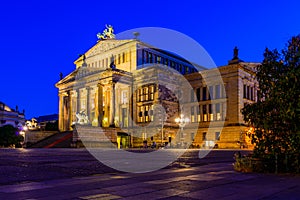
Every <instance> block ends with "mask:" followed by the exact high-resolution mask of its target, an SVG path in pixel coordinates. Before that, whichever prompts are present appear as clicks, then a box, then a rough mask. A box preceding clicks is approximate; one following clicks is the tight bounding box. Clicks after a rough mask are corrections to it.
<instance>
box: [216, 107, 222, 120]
mask: <svg viewBox="0 0 300 200" xmlns="http://www.w3.org/2000/svg"><path fill="white" fill-rule="evenodd" d="M216 115H217V120H221V109H220V104H219V103H217V104H216Z"/></svg>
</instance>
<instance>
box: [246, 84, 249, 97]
mask: <svg viewBox="0 0 300 200" xmlns="http://www.w3.org/2000/svg"><path fill="white" fill-rule="evenodd" d="M246 98H247V99H250V86H247V95H246Z"/></svg>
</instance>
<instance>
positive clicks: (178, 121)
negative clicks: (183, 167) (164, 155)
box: [175, 114, 190, 146]
mask: <svg viewBox="0 0 300 200" xmlns="http://www.w3.org/2000/svg"><path fill="white" fill-rule="evenodd" d="M175 122H176V124H178V126H179V128H180V141H181V146H183V140H184V137H183V127H185V125H186V124H187V123H189V122H190V119H189V118H187V117H186V118H185V117H184V114H180V117H177V118H176V119H175Z"/></svg>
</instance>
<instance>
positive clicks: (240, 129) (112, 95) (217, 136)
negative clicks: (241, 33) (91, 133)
mask: <svg viewBox="0 0 300 200" xmlns="http://www.w3.org/2000/svg"><path fill="white" fill-rule="evenodd" d="M74 63H75V65H76V69H75V70H74V71H73V72H71V73H70V74H69V75H67V76H66V77H64V78H62V79H61V80H60V81H59V82H58V83H57V84H56V87H57V88H58V89H59V129H60V130H61V131H65V130H72V125H73V124H74V123H76V122H77V123H78V122H79V123H81V124H89V125H90V127H98V126H101V127H103V133H102V134H105V135H110V138H111V140H112V142H115V143H121V144H122V146H123V147H129V146H131V147H139V146H142V145H144V143H145V142H147V143H148V144H150V143H151V142H152V141H155V142H156V143H157V144H158V145H165V144H167V143H170V142H171V143H172V144H173V145H177V146H178V145H180V144H181V145H184V144H186V143H190V144H192V145H193V146H195V147H213V146H217V147H219V148H240V147H249V145H250V138H247V137H248V136H247V134H246V133H247V132H248V130H249V129H250V127H248V126H247V124H245V123H244V121H243V117H242V114H241V109H242V108H243V107H244V105H246V104H248V103H253V102H255V101H256V99H257V94H256V91H257V89H258V85H257V81H256V79H255V68H256V66H258V65H259V63H247V62H243V61H241V60H240V59H239V58H238V52H237V48H235V49H234V56H233V59H232V60H230V61H229V64H228V65H226V66H221V67H218V68H217V69H209V70H207V69H205V68H204V67H201V66H198V65H195V64H192V63H190V62H188V61H187V60H185V59H183V58H181V57H179V56H177V55H175V54H172V53H170V52H167V51H164V50H162V49H156V48H154V47H152V46H150V45H148V44H145V43H143V42H141V41H139V40H136V39H131V40H117V39H106V40H100V41H98V43H97V44H96V45H95V46H93V47H92V48H91V49H90V50H88V51H87V52H86V53H85V54H83V55H82V56H80V57H79V58H78V59H77V60H76V61H75V62H74ZM161 66H164V67H161ZM165 66H167V68H166V67H165ZM196 68H197V69H198V70H199V69H200V70H201V73H199V72H198V70H197V69H196ZM216 70H217V71H218V73H219V74H220V75H221V79H222V80H221V81H220V80H218V79H217V78H216V76H217V75H216V73H215V72H216ZM176 72H177V73H176ZM182 77H184V79H185V80H187V81H188V82H189V84H190V85H191V89H188V90H189V95H184V96H182V95H180V92H181V91H183V90H187V87H185V86H184V85H183V81H182ZM203 77H205V79H204V78H203ZM223 83H224V84H223ZM156 105H161V106H162V107H163V108H164V110H165V111H166V113H164V112H160V111H159V110H156V107H155V106H156ZM181 106H183V107H184V108H181ZM180 114H184V115H185V117H188V119H189V122H188V123H187V124H186V126H185V127H184V130H183V133H180V134H178V133H179V127H178V123H176V122H175V119H176V118H178V117H179V116H180ZM179 126H180V125H179ZM193 127H197V129H196V131H195V129H194V128H193ZM99 134H101V133H99Z"/></svg>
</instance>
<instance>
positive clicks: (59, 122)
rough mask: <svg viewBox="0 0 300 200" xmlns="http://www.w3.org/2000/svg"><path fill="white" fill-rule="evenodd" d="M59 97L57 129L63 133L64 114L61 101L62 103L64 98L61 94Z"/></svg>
mask: <svg viewBox="0 0 300 200" xmlns="http://www.w3.org/2000/svg"><path fill="white" fill-rule="evenodd" d="M58 96H59V117H58V127H59V130H60V131H63V127H64V123H63V122H64V121H63V119H64V118H63V114H64V110H63V109H64V106H63V101H64V96H63V94H62V93H59V94H58Z"/></svg>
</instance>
